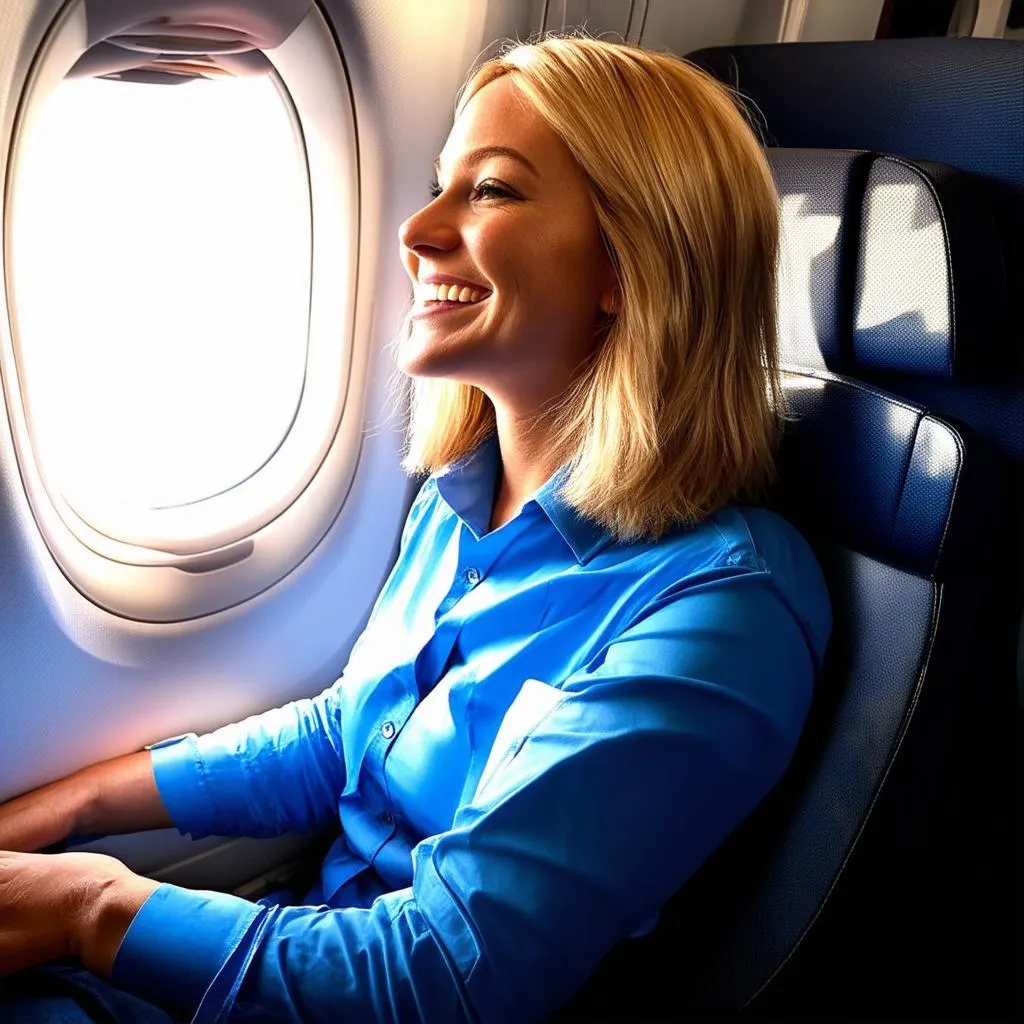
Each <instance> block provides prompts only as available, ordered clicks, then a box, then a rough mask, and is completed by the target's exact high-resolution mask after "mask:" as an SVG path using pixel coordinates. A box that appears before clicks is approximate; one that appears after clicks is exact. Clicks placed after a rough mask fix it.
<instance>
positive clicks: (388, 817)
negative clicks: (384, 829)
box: [380, 811, 395, 825]
mask: <svg viewBox="0 0 1024 1024" xmlns="http://www.w3.org/2000/svg"><path fill="white" fill-rule="evenodd" d="M380 820H381V821H382V822H384V824H385V825H393V824H394V822H395V816H394V815H393V814H392V813H391V812H390V811H385V812H384V813H383V814H382V815H381V816H380Z"/></svg>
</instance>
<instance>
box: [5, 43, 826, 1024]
mask: <svg viewBox="0 0 1024 1024" xmlns="http://www.w3.org/2000/svg"><path fill="white" fill-rule="evenodd" d="M437 170H438V182H437V186H436V188H435V189H434V197H433V199H432V201H431V202H430V203H429V204H428V205H427V206H426V207H424V208H423V209H422V210H420V211H419V212H418V213H416V214H414V215H413V216H412V217H411V218H410V219H409V220H408V221H406V223H405V224H404V225H403V227H402V230H401V237H400V241H401V250H402V258H403V260H404V262H405V266H406V269H407V270H408V272H409V275H410V277H411V279H412V282H413V287H414V292H415V303H414V306H413V309H412V312H411V314H410V317H409V329H408V336H407V337H406V338H405V339H404V340H403V341H402V343H401V345H400V348H399V353H398V358H399V363H400V365H401V367H402V369H403V370H404V371H405V372H406V373H408V374H410V375H411V376H413V377H414V378H415V383H414V387H413V402H412V416H411V428H410V447H409V453H408V458H407V465H408V468H410V469H411V470H413V471H428V472H430V474H431V475H430V477H429V478H428V480H427V481H426V483H425V484H424V485H423V488H422V489H421V491H420V493H419V495H418V497H417V499H416V501H415V502H414V504H413V506H412V509H411V510H410V512H409V517H408V522H407V524H406V527H405V530H404V534H403V539H402V549H401V554H400V556H399V559H398V562H397V564H396V566H395V569H394V570H393V572H392V574H391V576H390V578H389V579H388V582H387V583H386V584H385V586H384V589H383V591H382V593H381V595H380V597H379V599H378V601H377V604H376V606H375V608H374V611H373V615H372V617H371V620H370V622H369V624H368V626H367V628H366V631H365V633H364V634H363V636H362V637H361V638H360V640H359V642H358V644H357V645H356V648H355V650H354V651H353V653H352V656H351V659H350V661H349V664H348V666H347V667H346V670H345V674H344V675H343V677H342V679H341V680H339V682H338V683H337V684H335V686H333V687H331V688H330V689H328V690H326V691H325V692H324V693H322V694H321V695H320V696H318V697H316V698H314V699H312V700H303V701H298V702H295V703H293V704H290V705H287V706H286V707H284V708H281V709H278V710H275V711H271V712H268V713H266V714H264V715H260V716H257V717H255V718H251V719H248V720H247V721H245V722H242V723H240V724H238V725H234V726H228V727H226V728H224V729H221V730H218V731H217V732H214V733H212V734H210V735H208V736H203V737H200V738H197V737H195V736H189V737H185V738H183V739H177V740H173V741H169V742H168V743H167V744H165V745H158V747H157V748H155V749H154V750H153V751H152V752H143V753H140V754H133V755H129V756H127V757H124V758H119V759H116V760H114V761H112V762H107V763H105V764H102V765H98V766H94V767H93V768H89V769H86V770H85V771H83V772H80V773H78V774H76V775H74V776H71V777H70V778H69V779H66V780H64V781H63V782H59V783H56V784H54V785H52V786H48V787H46V788H45V789H43V790H41V791H39V792H38V793H36V794H30V795H28V796H26V797H22V798H20V799H18V800H15V801H13V802H11V803H10V804H9V805H7V806H6V807H5V808H2V809H0V848H7V849H14V850H32V849H39V848H40V847H42V846H45V845H48V844H51V843H53V842H55V841H57V840H58V839H60V838H61V837H63V836H65V835H67V834H69V833H72V832H75V831H78V832H85V833H94V832H100V833H110V832H116V831H123V830H129V829H139V828H146V827H157V826H167V825H170V824H174V825H176V826H177V827H178V828H179V829H180V830H182V831H183V832H190V833H191V834H192V835H193V836H196V837H198V836H202V835H207V834H211V833H215V834H248V835H270V834H275V833H278V832H281V831H284V830H287V829H296V830H302V829H310V828H312V827H314V826H318V825H322V824H323V823H325V822H327V821H329V820H331V819H332V818H337V819H340V823H341V830H342V832H341V837H340V838H339V839H338V840H337V841H336V842H335V843H334V845H333V846H332V848H331V850H330V851H329V853H328V855H327V857H326V859H325V862H324V866H323V871H322V874H321V876H320V879H319V880H318V882H317V883H316V885H315V886H314V888H313V890H312V891H311V892H310V893H308V894H306V897H305V899H304V900H303V904H304V905H302V906H284V905H281V902H280V901H279V900H276V899H269V900H266V901H264V902H263V903H260V904H252V903H249V902H247V901H245V900H242V899H240V898H237V897H234V896H228V895H224V894H216V893H196V892H190V891H187V890H183V889H179V888H176V887H174V886H168V885H157V883H155V882H152V881H150V880H148V879H143V878H139V877H138V876H136V875H133V874H132V873H131V872H129V871H128V870H127V869H126V868H124V867H123V866H122V865H120V864H119V863H118V862H117V861H114V860H112V859H111V858H106V857H98V856H95V855H88V854H63V855H58V856H50V857H44V856H39V855H29V854H21V855H18V854H5V855H0V963H2V964H4V965H5V966H4V967H3V968H2V969H3V970H5V971H7V973H13V972H14V971H15V970H20V969H27V968H31V967H32V966H33V965H36V964H41V963H44V962H45V961H48V960H52V959H55V958H60V957H68V956H72V957H78V958H79V959H80V960H81V962H82V963H83V964H84V967H85V968H86V969H87V971H88V972H89V973H86V972H85V971H83V970H81V969H80V968H77V967H72V966H69V965H67V964H63V965H61V966H59V967H57V968H54V967H49V968H45V969H43V970H37V971H28V972H27V973H23V974H21V975H20V977H18V978H16V979H14V981H12V982H11V983H9V984H8V996H7V998H8V1000H9V1002H8V1004H7V1006H6V1007H5V1006H4V1005H3V1003H2V1002H0V1011H5V1012H6V1014H7V1015H6V1016H4V1012H0V1016H3V1019H5V1020H17V1019H23V1020H35V1019H40V1018H39V1017H38V1012H39V1006H40V1005H41V1004H40V1000H41V998H42V996H41V995H40V993H42V992H49V993H50V994H51V995H50V998H51V999H53V998H57V997H56V996H55V995H53V993H54V992H55V991H56V990H57V989H58V988H59V987H60V986H64V987H65V988H66V987H68V986H76V985H82V984H89V985H92V986H93V989H92V991H93V995H92V996H91V997H90V998H92V999H94V1000H95V999H101V1000H106V1002H107V1005H109V1006H114V1004H115V1003H116V1002H117V1001H118V1000H122V1001H123V1002H122V1003H119V1004H118V1005H117V1007H116V1008H115V1009H113V1010H111V1013H113V1015H114V1018H115V1019H120V1020H132V1021H134V1020H149V1019H163V1018H162V1017H153V1016H152V1015H153V1014H157V1013H160V1012H161V1011H158V1010H157V1009H156V1008H155V1007H156V1006H160V1007H166V1008H168V1009H169V1010H170V1011H171V1012H172V1013H173V1014H175V1015H177V1016H180V1017H184V1018H185V1019H190V1018H191V1019H195V1020H201V1021H212V1020H214V1019H217V1020H221V1019H229V1018H230V1019H239V1020H242V1019H250V1018H252V1019H270V1020H283V1021H299V1020H301V1021H305V1022H315V1021H326V1020H332V1021H333V1020H339V1019H340V1020H347V1019H353V1020H357V1019H358V1020H369V1019H373V1020H401V1021H407V1020H420V1019H422V1020H431V1021H455V1020H476V1019H480V1020H486V1021H504V1020H510V1021H511V1020H517V1021H536V1020H542V1019H543V1018H544V1017H545V1016H546V1015H548V1014H550V1013H551V1012H552V1011H554V1010H555V1009H556V1008H557V1007H558V1006H559V1005H560V1004H561V1003H562V1002H564V1001H565V1000H566V999H567V998H568V997H569V996H570V995H571V994H572V993H573V992H574V991H575V990H576V989H577V988H578V987H579V986H580V985H581V984H582V983H583V981H584V980H585V979H586V978H587V976H588V975H589V974H590V973H592V972H593V971H594V969H595V968H596V966H597V965H598V963H599V961H600V960H601V958H602V957H603V956H604V955H605V954H606V953H607V952H608V950H609V949H610V948H611V947H612V946H613V945H614V944H615V943H617V942H619V941H622V940H625V939H627V938H628V937H630V936H633V935H637V934H642V933H643V932H645V931H647V930H649V929H650V927H651V926H652V925H653V924H654V922H655V920H656V918H657V914H658V911H659V908H660V907H661V906H662V904H663V903H664V902H665V901H666V900H667V899H668V897H669V896H671V895H672V893H673V892H674V891H675V890H676V889H678V888H679V887H680V886H681V885H682V884H683V883H684V882H685V881H686V879H687V878H688V877H689V876H690V875H691V874H692V872H693V871H694V870H695V869H696V867H697V866H698V865H699V864H700V863H701V862H702V861H703V860H704V859H705V858H706V857H707V855H708V854H709V853H710V852H711V851H712V850H713V849H714V848H715V847H716V846H717V845H718V844H719V843H720V842H721V840H722V839H723V838H724V837H725V836H726V835H727V834H728V832H729V831H730V830H731V829H732V828H733V827H734V826H735V825H736V824H737V823H738V822H740V821H741V820H742V819H743V818H744V817H745V816H746V815H747V814H748V813H749V811H750V810H751V809H752V808H753V807H754V806H755V804H757V803H758V801H759V800H760V799H761V798H762V797H763V796H764V794H765V793H766V792H767V791H768V790H769V789H770V788H771V786H772V785H773V784H774V783H775V781H776V780H777V779H778V778H779V776H780V774H781V772H782V771H783V769H784V767H785V765H786V763H787V762H788V760H789V758H790V755H791V753H792V751H793V748H794V744H795V742H796V739H797V736H798V734H799V732H800V729H801V726H802V723H803V720H804V716H805V714H806V711H807V707H808V702H809V699H810V694H811V689H812V684H813V679H814V676H815V673H816V671H817V667H818V666H819V664H820V661H821V658H822V655H823V651H824V647H825V642H826V639H827V635H828V632H829V628H830V621H829V614H828V611H827V609H828V602H827V596H826V592H825V589H824V586H823V583H822V579H821V576H820V573H819V570H818V567H817V565H816V564H815V562H814V559H813V557H812V555H811V554H810V552H809V550H808V549H807V547H806V545H805V544H804V542H803V541H802V540H801V538H800V537H799V536H798V535H797V534H796V533H795V532H794V531H793V530H792V529H791V528H790V527H788V526H787V525H786V524H785V523H784V522H782V521H781V520H780V519H778V518H777V517H775V516H773V515H772V514H771V513H769V512H767V511H765V510H762V509H757V508H754V507H743V506H741V505H738V504H737V503H738V502H743V501H750V500H753V499H755V498H756V497H757V496H758V495H759V494H760V493H761V492H762V491H763V488H764V486H765V484H766V483H767V481H768V480H769V479H770V476H771V472H772V452H773V447H774V443H775V438H776V434H777V416H778V412H779V410H778V404H779V388H778V382H777V377H776V372H777V371H776V355H775V328H774V309H775V307H774V301H775V300H774V272H775V258H776V242H777V238H776V233H777V211H776V201H777V200H776V196H775V192H774V189H773V185H772V180H771V176H770V173H769V170H768V168H767V165H766V162H765V159H764V156H763V154H762V152H761V150H760V148H759V146H758V144H757V142H756V140H755V139H754V137H753V135H752V134H751V132H750V130H749V129H748V127H747V125H746V123H745V122H744V120H743V118H742V116H741V114H740V113H739V111H738V109H737V107H736V105H735V103H734V102H733V100H732V98H731V96H730V95H729V94H728V93H727V92H726V91H725V90H723V89H722V88H721V87H720V86H719V85H717V84H716V83H714V82H713V81H711V80H710V79H709V78H707V77H706V76H704V75H703V74H702V73H701V72H699V71H697V70H695V69H694V68H692V67H690V66H688V65H687V64H685V63H683V62H681V61H679V60H676V59H673V58H669V57H663V56H657V55H654V54H651V53H645V52H643V51H640V50H637V49H633V48H631V47H627V46H616V45H612V44H606V43H600V42H595V41H592V40H583V39H573V40H568V39H549V40H546V41H544V42H542V43H539V44H536V45H533V46H518V47H515V48H514V49H512V50H511V51H509V52H507V53H506V54H504V55H503V56H502V57H499V58H497V59H495V60H492V61H490V62H488V63H486V64H484V65H483V66H482V67H481V68H480V69H478V70H477V71H476V73H475V74H474V75H473V76H472V77H471V79H470V81H469V82H468V84H467V86H466V88H465V89H464V91H463V93H462V95H461V97H460V100H459V103H458V106H457V110H456V118H455V123H454V126H453V128H452V131H451V134H450V135H449V138H448V140H447V142H446V144H445V146H444V149H443V151H442V153H441V155H440V159H439V161H438V165H437ZM62 914H63V915H64V916H62ZM103 978H110V979H112V981H113V982H114V985H115V986H118V987H119V988H122V989H125V990H127V991H128V992H131V993H134V996H137V997H140V998H141V1000H144V1001H145V1002H140V1001H138V1000H136V999H134V998H133V997H132V996H128V995H123V994H122V993H120V992H119V991H118V989H117V988H114V987H111V986H109V985H107V984H105V983H102V982H101V980H100V979H103ZM62 990H63V989H62ZM12 993H13V994H12ZM19 993H20V994H19ZM33 1013H36V1014H37V1016H35V1017H33V1016H32V1014H33ZM147 1014H149V1015H150V1016H147ZM19 1015H20V1017H19ZM68 1019H89V1018H88V1017H80V1018H72V1017H69V1018H68ZM104 1019H106V1018H104Z"/></svg>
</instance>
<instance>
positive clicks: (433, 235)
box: [398, 196, 459, 255]
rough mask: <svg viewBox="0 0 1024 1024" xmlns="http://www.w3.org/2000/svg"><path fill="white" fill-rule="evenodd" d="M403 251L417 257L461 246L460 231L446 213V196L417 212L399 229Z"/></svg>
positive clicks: (399, 239) (399, 238)
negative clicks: (414, 254)
mask: <svg viewBox="0 0 1024 1024" xmlns="http://www.w3.org/2000/svg"><path fill="white" fill-rule="evenodd" d="M398 241H399V243H400V244H401V246H402V248H403V249H406V250H408V251H409V252H412V253H416V254H417V255H424V254H426V253H427V252H431V251H443V252H449V251H451V250H452V249H454V248H455V247H456V246H457V245H458V244H459V229H458V226H457V225H456V224H454V223H453V222H452V219H451V217H450V216H448V215H447V214H446V212H445V203H444V196H438V197H437V199H434V200H433V201H431V202H429V203H427V205H426V206H424V207H423V208H422V209H420V210H417V212H416V213H414V214H413V215H412V216H411V217H410V218H409V219H408V220H406V221H405V223H404V224H402V226H401V227H400V228H399V229H398Z"/></svg>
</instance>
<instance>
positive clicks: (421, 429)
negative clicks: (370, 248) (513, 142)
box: [405, 38, 782, 539]
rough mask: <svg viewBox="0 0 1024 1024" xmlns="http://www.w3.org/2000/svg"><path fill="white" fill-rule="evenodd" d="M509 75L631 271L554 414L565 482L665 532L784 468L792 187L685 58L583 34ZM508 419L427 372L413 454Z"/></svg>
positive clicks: (524, 61) (622, 534)
mask: <svg viewBox="0 0 1024 1024" xmlns="http://www.w3.org/2000/svg"><path fill="white" fill-rule="evenodd" d="M502 76H507V77H508V78H510V79H511V81H512V82H513V83H514V85H515V87H516V88H517V89H518V90H519V91H520V93H521V94H522V95H523V96H524V97H525V98H526V99H527V100H528V101H529V102H530V103H531V104H532V105H533V107H534V108H535V109H536V111H537V112H538V113H539V114H540V116H541V117H542V118H544V120H545V121H546V122H547V124H548V125H549V126H550V127H551V128H552V129H553V130H554V131H555V132H556V133H557V135H558V136H559V137H560V138H561V139H562V141H563V142H564V143H565V144H566V146H567V147H568V148H569V150H570V151H571V153H572V154H573V156H574V157H575V159H576V161H577V162H578V163H579V165H580V167H581V168H582V169H583V171H584V172H585V174H586V176H587V178H588V181H589V185H590V191H591V195H592V198H593V203H594V208H595V210H596V213H597V219H598V223H599V224H600V227H601V230H602V233H603V235H604V238H605V242H606V244H607V246H608V251H609V254H610V255H611V258H612V261H613V264H614V266H615V270H616V273H617V276H618V286H619V293H620V297H619V305H618V309H617V315H616V316H615V319H614V320H613V321H612V322H611V323H610V324H609V326H608V327H607V329H606V331H605V332H604V333H603V336H602V337H601V338H600V339H598V343H597V347H596V351H595V352H594V354H593V357H592V359H591V360H590V362H589V363H588V364H587V366H586V367H585V369H584V370H583V372H582V373H581V374H580V376H579V378H578V379H577V381H576V383H575V384H574V385H573V386H572V387H571V388H570V390H569V391H568V393H566V394H565V395H563V396H562V397H561V399H560V400H559V401H558V404H557V407H556V409H554V410H548V412H549V413H551V414H552V415H553V422H554V423H555V424H556V426H555V429H554V445H555V451H556V453H557V454H558V455H559V457H560V461H561V462H562V463H563V464H564V463H568V476H567V478H566V481H565V483H564V485H563V488H562V492H561V496H562V498H563V500H565V501H566V502H567V503H568V504H570V505H571V506H573V507H574V508H575V509H576V510H577V511H578V512H580V513H581V514H582V515H583V516H585V517H588V518H590V519H592V520H594V521H596V522H597V523H599V524H601V525H602V526H604V527H605V528H606V529H608V530H609V531H610V532H611V533H613V534H614V535H615V536H616V537H617V538H620V539H627V538H633V537H658V536H660V535H661V534H663V533H664V532H665V531H666V530H668V529H669V528H670V527H672V526H673V525H675V524H677V523H680V522H696V521H699V520H701V519H703V518H705V517H707V516H709V515H710V514H712V513H713V512H714V511H716V510H717V509H718V508H720V507H721V506H722V505H725V504H727V503H728V502H731V501H752V500H757V499H758V498H759V497H760V496H761V495H762V494H763V492H764V490H765V488H766V487H767V485H768V483H769V482H770V480H771V478H772V476H773V472H774V454H775V446H776V442H777V437H778V432H779V413H780V412H781V410H782V396H781V388H780V384H779V379H778V357H777V352H776V321H775V273H776V254H777V247H778V195H777V193H776V190H775V185H774V182H773V179H772V175H771V171H770V169H769V167H768V163H767V160H766V159H765V155H764V152H763V150H762V148H761V146H760V144H759V142H758V140H757V139H756V138H755V136H754V134H753V132H752V131H751V129H750V127H749V126H748V124H747V122H746V120H745V118H744V116H743V114H742V113H741V108H740V106H739V104H738V102H737V101H736V100H734V98H733V96H732V95H731V93H730V92H729V91H728V90H727V89H726V88H725V87H724V86H722V85H720V84H719V83H718V82H716V81H715V80H714V79H712V78H711V77H710V76H709V75H707V74H705V73H704V72H702V71H700V70H698V69H697V68H696V67H694V66H693V65H691V64H689V63H687V62H686V61H684V60H681V59H679V58H676V57H669V56H663V55H660V54H655V53H651V52H648V51H644V50H641V49H639V48H636V47H632V46H625V45H619V44H614V43H606V42H600V41H598V40H594V39H582V38H548V39H545V40H543V41H541V42H538V43H534V44H531V45H516V46H514V47H513V48H512V49H509V50H507V51H506V52H505V53H503V54H502V55H500V56H498V57H496V58H494V59H491V60H489V61H487V62H486V63H484V64H483V65H482V66H480V67H479V68H477V69H476V71H475V72H473V73H472V75H471V76H470V78H469V80H468V82H467V83H466V85H465V86H464V88H463V90H462V92H461V93H460V96H459V99H458V103H457V106H456V116H457V115H458V114H459V113H461V111H462V110H463V109H464V108H465V106H466V104H467V103H468V102H469V100H470V99H472V97H473V96H474V95H476V93H477V92H479V91H480V89H482V88H483V87H484V86H485V85H487V84H488V83H490V82H492V81H494V80H495V79H496V78H500V77H502ZM493 429H494V409H493V407H492V406H491V403H490V400H489V399H488V398H487V397H486V396H485V395H484V394H483V392H481V391H479V390H478V389H477V388H474V387H472V386H470V385H467V384H460V383H456V382H452V381H447V380H437V379H417V380H416V381H415V382H414V384H413V394H412V407H411V417H410V429H409V448H408V454H407V457H406V459H405V466H406V468H407V469H409V470H412V471H414V472H415V471H427V472H434V471H436V470H437V469H440V468H441V467H443V466H444V465H447V464H449V463H451V462H454V461H456V460H458V459H459V458H461V457H463V456H464V455H466V454H468V453H469V452H470V451H471V450H472V449H473V448H474V447H475V446H476V445H477V444H479V443H480V441H482V440H483V439H484V438H485V437H486V436H487V434H488V433H489V432H491V431H492V430H493Z"/></svg>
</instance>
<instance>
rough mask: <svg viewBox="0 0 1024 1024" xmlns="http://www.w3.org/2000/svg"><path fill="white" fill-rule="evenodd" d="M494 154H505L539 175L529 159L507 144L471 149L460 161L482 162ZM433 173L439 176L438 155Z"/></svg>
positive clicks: (439, 162)
mask: <svg viewBox="0 0 1024 1024" xmlns="http://www.w3.org/2000/svg"><path fill="white" fill-rule="evenodd" d="M494 156H507V157H511V159H513V160H518V161H519V163H521V164H522V165H523V166H524V167H525V168H526V169H527V170H528V171H529V172H530V173H531V174H533V175H535V176H536V177H538V178H539V177H540V171H538V170H537V168H536V167H534V166H533V164H532V163H530V161H529V160H527V159H526V157H525V156H523V154H522V153H520V152H519V150H518V149H512V148H510V147H509V146H481V147H480V148H479V149H471V150H470V151H469V152H468V153H466V154H465V155H464V156H463V157H462V160H461V162H462V163H467V164H479V163H483V161H484V160H489V159H490V158H491V157H494ZM434 173H435V174H436V175H437V176H438V177H440V176H441V158H440V157H438V158H437V159H436V160H435V161H434Z"/></svg>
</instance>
